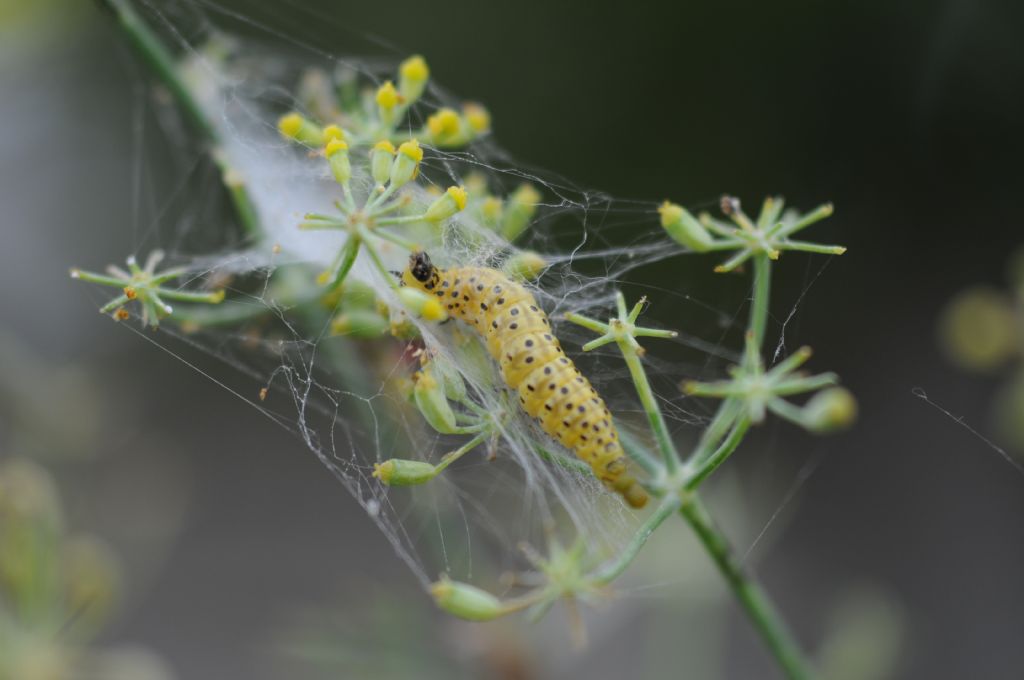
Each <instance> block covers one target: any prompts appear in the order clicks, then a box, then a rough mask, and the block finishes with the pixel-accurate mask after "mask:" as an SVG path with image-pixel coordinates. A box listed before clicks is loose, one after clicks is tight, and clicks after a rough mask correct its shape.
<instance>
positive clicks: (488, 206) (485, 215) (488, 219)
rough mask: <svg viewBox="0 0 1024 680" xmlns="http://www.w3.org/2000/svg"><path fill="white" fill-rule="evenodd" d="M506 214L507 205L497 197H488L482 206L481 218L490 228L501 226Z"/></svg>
mask: <svg viewBox="0 0 1024 680" xmlns="http://www.w3.org/2000/svg"><path fill="white" fill-rule="evenodd" d="M504 212H505V205H504V204H503V203H502V201H501V199H500V198H498V197H497V196H488V197H487V198H485V199H484V202H483V203H482V204H481V205H480V217H481V218H482V219H483V221H484V223H485V224H487V226H489V227H492V228H493V227H496V226H497V225H499V224H501V217H502V214H503V213H504Z"/></svg>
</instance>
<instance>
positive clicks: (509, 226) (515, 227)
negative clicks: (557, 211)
mask: <svg viewBox="0 0 1024 680" xmlns="http://www.w3.org/2000/svg"><path fill="white" fill-rule="evenodd" d="M540 199H541V196H540V192H538V191H537V190H536V189H534V188H533V185H532V184H521V185H519V188H518V189H516V190H515V191H514V192H513V193H512V195H511V196H509V200H508V206H507V207H506V209H505V220H504V222H503V223H502V225H501V235H502V236H504V237H505V239H506V240H508V241H514V240H515V239H516V237H518V236H519V235H520V234H522V233H523V232H524V231H525V230H526V227H528V226H529V225H530V219H532V218H533V214H534V213H535V212H537V204H538V203H540Z"/></svg>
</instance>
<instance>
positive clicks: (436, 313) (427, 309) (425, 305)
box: [398, 287, 448, 321]
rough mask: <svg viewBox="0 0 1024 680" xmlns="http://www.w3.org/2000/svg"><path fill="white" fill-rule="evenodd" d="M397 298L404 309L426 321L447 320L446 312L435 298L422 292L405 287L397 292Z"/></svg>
mask: <svg viewBox="0 0 1024 680" xmlns="http://www.w3.org/2000/svg"><path fill="white" fill-rule="evenodd" d="M398 298H399V299H400V300H401V301H402V305H403V306H404V307H405V308H406V309H408V310H409V311H411V312H414V313H415V314H417V315H418V316H420V317H422V318H424V319H426V320H427V321H444V320H445V319H447V318H448V312H446V311H445V310H444V306H442V305H441V303H440V302H438V300H437V298H436V297H434V296H433V295H427V294H426V293H424V292H423V291H422V290H416V289H415V288H409V287H405V288H402V289H401V290H399V291H398Z"/></svg>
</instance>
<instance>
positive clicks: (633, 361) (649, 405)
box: [619, 342, 679, 474]
mask: <svg viewBox="0 0 1024 680" xmlns="http://www.w3.org/2000/svg"><path fill="white" fill-rule="evenodd" d="M619 349H620V350H621V351H622V356H623V358H624V359H625V360H626V366H628V367H629V374H630V375H631V376H632V378H633V384H634V385H636V392H637V395H638V396H639V397H640V405H641V406H643V409H644V413H646V414H647V421H648V422H649V423H650V424H651V431H652V432H653V433H654V438H655V440H656V441H657V442H658V448H659V449H660V450H661V456H662V458H664V459H665V469H666V470H667V471H668V473H669V474H672V473H673V472H675V471H676V470H678V469H679V453H678V451H676V445H675V443H674V442H673V441H672V437H671V435H669V432H668V425H666V424H665V418H664V416H662V414H661V408H660V407H659V406H658V402H657V400H656V399H655V398H654V392H653V391H652V390H651V384H650V382H648V380H647V373H646V371H644V367H643V364H642V363H641V361H640V355H639V354H638V353H637V351H636V350H635V349H634V348H633V347H631V346H630V345H628V344H626V343H624V342H620V343H619Z"/></svg>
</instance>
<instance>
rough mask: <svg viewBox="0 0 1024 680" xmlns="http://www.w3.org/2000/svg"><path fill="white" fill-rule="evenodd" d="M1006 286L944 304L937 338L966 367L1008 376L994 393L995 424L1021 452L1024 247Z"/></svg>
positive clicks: (1012, 264)
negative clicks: (1005, 288)
mask: <svg viewBox="0 0 1024 680" xmlns="http://www.w3.org/2000/svg"><path fill="white" fill-rule="evenodd" d="M1008 275H1009V279H1010V284H1011V285H1010V290H1009V291H1002V290H999V289H997V288H994V287H992V286H980V285H979V286H973V287H971V288H967V289H966V290H963V291H961V292H960V293H959V294H958V295H957V296H956V297H954V298H953V299H952V300H951V301H950V302H949V304H948V306H947V307H946V310H945V312H944V313H943V316H942V320H941V323H940V340H941V341H942V345H943V347H944V349H945V350H946V353H947V355H948V356H949V358H950V359H951V360H952V361H954V362H955V363H957V364H958V365H960V366H961V367H963V368H964V369H966V370H969V371H975V372H979V373H989V374H996V373H999V372H1002V373H1005V374H1008V375H1010V377H1009V379H1008V380H1006V382H1005V383H1004V385H1003V387H1002V388H1001V389H1000V391H999V393H998V395H997V396H996V400H995V403H994V405H993V416H994V419H995V423H996V428H997V429H998V430H999V432H1000V434H1001V436H1002V438H1004V439H1005V441H1007V442H1008V443H1009V444H1010V445H1011V446H1012V447H1013V448H1014V449H1016V450H1017V451H1024V417H1022V416H1024V366H1022V365H1021V361H1020V359H1021V356H1022V354H1024V332H1022V331H1024V314H1022V311H1021V310H1022V309H1024V250H1021V251H1019V252H1017V253H1016V254H1015V255H1014V256H1013V257H1012V258H1011V260H1010V266H1009V271H1008Z"/></svg>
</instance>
